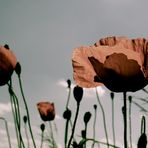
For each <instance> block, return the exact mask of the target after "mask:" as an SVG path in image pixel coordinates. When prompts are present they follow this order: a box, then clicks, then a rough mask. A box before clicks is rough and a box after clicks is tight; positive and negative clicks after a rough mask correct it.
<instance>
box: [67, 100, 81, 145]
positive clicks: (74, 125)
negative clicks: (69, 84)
mask: <svg viewBox="0 0 148 148" xmlns="http://www.w3.org/2000/svg"><path fill="white" fill-rule="evenodd" d="M79 108H80V104H79V103H77V110H76V115H75V119H74V124H73V127H72V133H71V136H70V139H69V142H68V148H70V145H71V141H72V139H73V136H74V132H75V127H76V122H77V118H78V113H79Z"/></svg>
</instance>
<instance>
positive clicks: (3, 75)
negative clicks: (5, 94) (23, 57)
mask: <svg viewBox="0 0 148 148" xmlns="http://www.w3.org/2000/svg"><path fill="white" fill-rule="evenodd" d="M16 64H17V59H16V57H15V55H14V54H13V52H12V51H11V50H10V49H9V47H8V45H5V46H1V45H0V86H2V85H5V84H6V83H7V82H8V81H9V80H10V78H11V75H12V73H13V71H14V69H15V66H16Z"/></svg>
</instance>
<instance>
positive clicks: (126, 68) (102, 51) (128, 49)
mask: <svg viewBox="0 0 148 148" xmlns="http://www.w3.org/2000/svg"><path fill="white" fill-rule="evenodd" d="M72 65H73V71H74V79H75V81H76V83H77V85H79V86H81V87H87V88H90V87H96V86H99V85H105V86H106V87H107V88H108V89H110V90H111V91H113V92H126V91H133V92H134V91H137V90H140V89H142V88H143V87H145V86H146V85H147V83H148V40H146V39H144V38H137V39H128V38H126V37H107V38H103V39H101V40H100V41H98V42H96V43H95V44H94V45H93V46H82V47H79V48H76V49H75V50H74V52H73V56H72Z"/></svg>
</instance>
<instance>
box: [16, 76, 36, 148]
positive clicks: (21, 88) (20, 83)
mask: <svg viewBox="0 0 148 148" xmlns="http://www.w3.org/2000/svg"><path fill="white" fill-rule="evenodd" d="M18 79H19V85H20V90H21V94H22V98H23V101H24V105H25V108H26V113H27V117H28V126H29V131H30V135H31V138H32V142H33V145H34V148H36V144H35V140H34V137H33V132H32V128H31V123H30V116H29V110H28V106H27V102H26V99H25V95H24V92H23V87H22V82H21V77H20V75H18Z"/></svg>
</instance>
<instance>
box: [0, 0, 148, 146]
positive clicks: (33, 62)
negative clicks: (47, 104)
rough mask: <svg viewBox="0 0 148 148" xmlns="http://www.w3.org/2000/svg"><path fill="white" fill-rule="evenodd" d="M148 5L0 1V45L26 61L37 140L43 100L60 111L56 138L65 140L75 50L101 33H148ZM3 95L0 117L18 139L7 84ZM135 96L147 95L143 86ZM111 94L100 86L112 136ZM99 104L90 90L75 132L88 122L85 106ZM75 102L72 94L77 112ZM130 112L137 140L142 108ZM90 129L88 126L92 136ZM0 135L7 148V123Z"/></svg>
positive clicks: (102, 0)
mask: <svg viewBox="0 0 148 148" xmlns="http://www.w3.org/2000/svg"><path fill="white" fill-rule="evenodd" d="M147 6H148V1H147V0H140V1H139V0H73V1H72V0H59V1H58V0H24V1H23V0H1V1H0V44H2V45H4V44H9V46H10V48H12V50H13V51H14V53H15V54H16V56H17V59H18V61H20V63H21V65H22V80H23V86H24V91H25V94H26V97H27V102H28V105H29V108H30V114H31V118H32V125H33V128H34V132H35V135H36V140H37V142H39V144H40V141H38V140H39V139H40V135H39V134H40V133H39V132H40V131H39V130H35V129H38V127H39V125H40V124H41V123H42V120H41V119H40V117H39V115H38V111H37V109H36V103H37V102H38V101H43V100H45V101H53V102H54V103H55V107H56V112H57V115H58V117H57V118H56V120H55V121H56V122H57V127H58V134H59V136H58V138H57V139H58V143H60V144H61V145H63V139H62V138H63V137H62V135H64V126H65V125H64V123H65V122H64V120H63V119H62V113H63V111H64V108H65V103H66V99H67V95H68V91H67V89H66V86H65V83H64V82H65V81H66V80H67V79H69V78H70V79H71V80H72V82H73V83H74V81H73V76H72V65H71V57H72V51H73V49H74V48H75V47H78V46H80V45H92V44H93V43H95V42H96V41H98V40H99V39H100V38H102V37H107V36H114V35H116V36H127V37H129V38H137V37H144V38H148V19H147V14H148V9H147ZM13 78H14V85H15V88H16V89H18V81H17V79H16V75H15V74H14V75H13ZM17 92H19V91H18V90H17ZM0 94H1V95H0V116H3V117H5V118H6V119H7V120H8V122H9V125H10V128H11V130H12V131H11V136H13V140H14V141H15V134H14V131H13V124H12V122H13V118H12V115H11V113H10V112H11V109H10V99H9V95H8V93H7V86H4V87H1V89H0ZM133 95H134V94H133ZM136 95H137V96H144V93H143V92H141V91H139V92H137V93H136ZM109 97H110V96H109V91H108V90H107V89H106V88H105V87H103V88H101V93H100V98H101V101H102V103H103V105H104V107H105V111H106V114H107V121H108V130H109V138H110V139H111V140H112V130H111V125H110V124H109V123H110V122H111V118H110V115H109V113H110V111H111V100H110V99H109ZM121 97H122V95H121V94H117V95H116V100H115V101H116V102H115V103H116V104H115V107H116V114H115V116H116V117H115V118H116V134H117V137H118V138H117V141H118V142H119V145H120V144H121V145H122V144H123V137H122V136H121V135H123V122H122V121H123V120H122V113H121V107H122V100H121V99H120V98H121ZM20 103H21V101H20ZM95 103H97V100H96V97H95V92H94V91H92V90H87V92H86V93H85V96H84V99H83V102H82V105H81V109H80V111H81V113H80V119H79V120H80V121H79V124H78V128H77V132H78V134H77V135H80V129H82V128H83V126H84V125H83V122H82V121H81V120H82V119H81V117H82V116H83V114H84V113H85V111H88V110H90V111H91V112H92V113H93V104H95ZM73 104H75V102H74V100H72V99H71V104H70V105H71V109H72V110H73V111H75V105H73ZM21 105H22V104H21ZM23 113H24V111H23V107H22V114H23ZM132 113H133V115H132V117H133V122H134V123H133V143H134V144H136V143H137V140H138V137H139V134H140V117H141V115H142V113H141V112H139V109H138V108H137V107H136V106H134V105H133V112H132ZM98 114H99V113H98ZM98 118H99V119H98V121H99V123H98V140H101V139H104V138H105V136H104V130H103V124H102V117H101V113H100V115H99V117H98ZM99 124H100V125H99ZM91 133H92V131H91V127H90V135H91ZM0 137H3V138H0V147H1V148H7V147H8V146H7V139H6V137H5V132H4V125H3V124H1V123H0ZM14 145H15V142H14ZM121 145H120V146H121ZM14 147H15V146H14ZM101 148H102V147H101Z"/></svg>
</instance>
